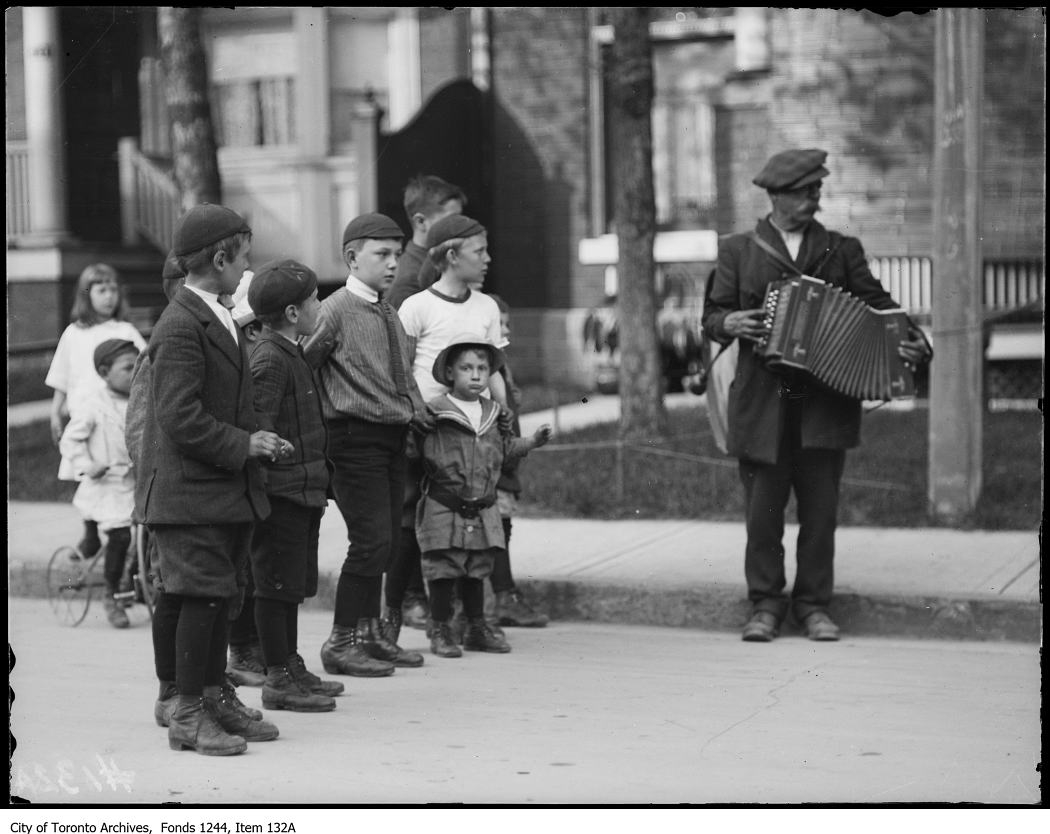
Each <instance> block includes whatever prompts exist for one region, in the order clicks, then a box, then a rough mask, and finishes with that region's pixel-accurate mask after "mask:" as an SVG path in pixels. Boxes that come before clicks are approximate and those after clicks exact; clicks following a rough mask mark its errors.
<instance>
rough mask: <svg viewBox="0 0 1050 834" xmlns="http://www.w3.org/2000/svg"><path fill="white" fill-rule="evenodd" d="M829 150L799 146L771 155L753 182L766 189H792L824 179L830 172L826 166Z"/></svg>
mask: <svg viewBox="0 0 1050 834" xmlns="http://www.w3.org/2000/svg"><path fill="white" fill-rule="evenodd" d="M827 158H828V153H827V151H822V150H819V149H818V148H805V149H801V148H797V149H794V150H790V151H781V152H780V153H778V154H775V155H773V156H772V157H770V159H769V162H767V163H766V165H765V167H764V168H763V169H762V170H761V171H759V172H758V176H756V177H755V178H754V179H753V180H752V182H753V183H754V184H755V185H757V186H758V187H759V188H764V189H766V191H790V190H791V189H794V188H803V187H804V186H807V185H810V184H811V183H814V182H817V181H818V180H821V179H823V178H824V177H826V176H827V175H828V173H829V171H828V169H827V168H825V167H824V160H825V159H827Z"/></svg>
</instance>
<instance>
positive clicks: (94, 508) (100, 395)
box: [58, 339, 139, 628]
mask: <svg viewBox="0 0 1050 834" xmlns="http://www.w3.org/2000/svg"><path fill="white" fill-rule="evenodd" d="M138 355H139V349H138V346H137V345H136V344H135V343H134V342H132V341H130V340H128V339H107V340H106V341H104V342H102V343H101V344H100V345H99V346H98V347H96V348H95V352H94V357H93V359H94V364H95V370H96V371H97V372H98V375H99V376H100V377H102V380H103V382H105V387H104V388H98V389H92V390H91V391H90V392H89V394H87V395H85V398H84V402H83V405H82V407H80V408H78V409H77V411H75V412H74V413H73V415H72V417H71V418H70V421H69V423H68V424H67V425H66V428H65V431H63V432H62V437H61V439H60V440H59V444H58V446H59V450H60V451H61V452H62V456H63V457H64V458H66V459H67V460H68V461H69V462H70V463H71V464H72V467H73V472H74V474H75V476H76V478H77V480H79V481H80V485H79V486H78V487H77V491H76V494H75V495H74V496H73V506H74V507H76V508H77V509H78V510H80V514H81V516H82V517H83V518H84V520H85V521H93V522H95V524H97V525H98V529H99V530H101V531H103V532H105V533H106V534H107V539H106V550H105V554H104V556H103V560H104V561H103V565H104V567H103V576H104V578H105V582H106V591H105V597H104V601H105V607H106V618H107V619H108V620H109V624H110V625H111V626H113V627H114V628H127V627H128V625H129V623H128V617H127V614H125V613H124V609H123V608H122V607H121V606H120V605H119V604H118V602H117V600H116V598H115V596H114V595H115V594H116V593H117V591H118V590H119V588H120V584H121V579H122V578H123V574H124V564H125V561H126V557H127V552H128V546H129V545H130V544H131V521H132V515H133V511H134V503H135V474H134V468H133V467H132V463H131V458H130V456H129V455H128V449H127V445H126V443H125V441H124V426H125V421H126V418H127V409H128V392H129V391H130V389H131V376H132V372H133V371H134V368H135V360H136V358H137V357H138Z"/></svg>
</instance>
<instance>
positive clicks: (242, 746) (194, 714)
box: [168, 695, 248, 756]
mask: <svg viewBox="0 0 1050 834" xmlns="http://www.w3.org/2000/svg"><path fill="white" fill-rule="evenodd" d="M168 746H169V747H171V749H172V750H196V751H197V752H198V753H200V754H201V755H204V756H235V755H237V754H238V753H243V752H244V751H245V750H247V749H248V744H247V742H246V741H245V739H244V738H243V737H242V736H239V735H236V734H233V733H229V732H227V731H226V730H225V729H224V728H223V727H222V725H221V724H220V722H219V720H218V719H217V718H216V716H215V713H214V712H213V710H212V709H211V706H210V704H209V702H208V699H206V698H202V697H200V696H199V695H198V696H189V695H179V696H178V705H177V706H176V707H175V711H174V712H173V713H172V715H171V723H170V724H169V725H168Z"/></svg>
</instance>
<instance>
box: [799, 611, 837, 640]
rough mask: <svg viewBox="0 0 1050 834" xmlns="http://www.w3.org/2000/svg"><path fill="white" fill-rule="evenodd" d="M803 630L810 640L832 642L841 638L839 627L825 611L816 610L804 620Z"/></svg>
mask: <svg viewBox="0 0 1050 834" xmlns="http://www.w3.org/2000/svg"><path fill="white" fill-rule="evenodd" d="M802 630H803V632H804V633H805V635H806V636H807V637H808V638H809V639H810V640H820V641H822V642H826V643H827V642H832V641H835V640H838V639H839V627H838V626H837V625H835V621H834V620H832V619H831V617H829V616H828V615H827V614H826V613H825V612H823V611H814V612H813V613H812V614H810V615H809V616H808V617H806V619H804V620H803V621H802Z"/></svg>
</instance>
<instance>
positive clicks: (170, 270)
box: [160, 249, 186, 281]
mask: <svg viewBox="0 0 1050 834" xmlns="http://www.w3.org/2000/svg"><path fill="white" fill-rule="evenodd" d="M160 277H161V278H162V279H164V280H165V281H174V280H175V279H177V278H185V277H186V273H185V272H183V271H182V267H181V266H179V259H178V257H176V255H175V250H174V249H172V250H171V251H170V252H169V253H168V257H167V258H165V259H164V269H163V270H161V273H160Z"/></svg>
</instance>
